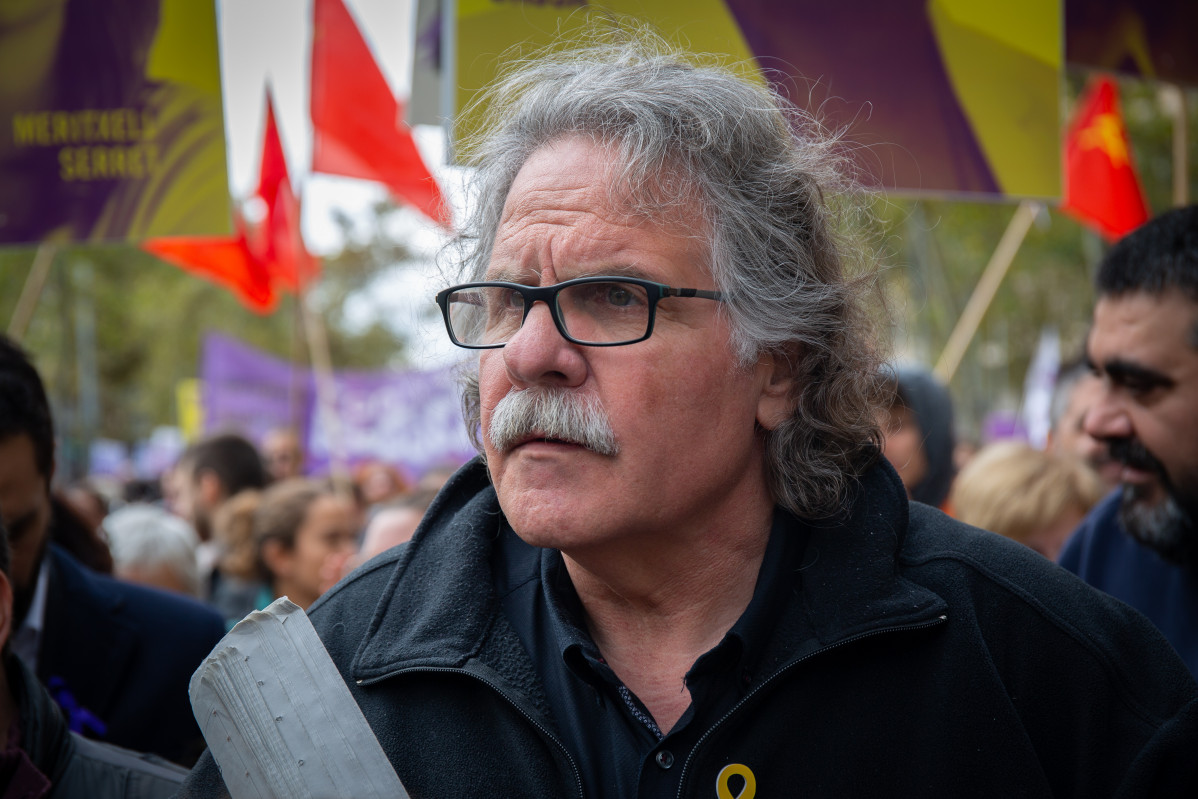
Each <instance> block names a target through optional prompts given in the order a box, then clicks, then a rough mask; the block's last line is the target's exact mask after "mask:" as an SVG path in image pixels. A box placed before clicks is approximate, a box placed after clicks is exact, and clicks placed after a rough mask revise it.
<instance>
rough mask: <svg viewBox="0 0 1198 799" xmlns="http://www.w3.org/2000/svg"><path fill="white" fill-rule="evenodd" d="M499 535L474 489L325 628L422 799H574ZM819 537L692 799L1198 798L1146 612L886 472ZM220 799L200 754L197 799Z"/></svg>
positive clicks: (335, 597) (324, 606) (358, 585)
mask: <svg viewBox="0 0 1198 799" xmlns="http://www.w3.org/2000/svg"><path fill="white" fill-rule="evenodd" d="M499 514H500V510H499V507H498V503H497V501H496V497H495V493H494V490H493V489H492V488H491V486H490V484H489V482H488V479H487V475H486V471H485V469H484V468H483V467H482V466H481V464H479V463H477V462H475V463H472V464H470V465H468V466H466V467H464V468H463V470H462V471H460V472H459V473H458V474H457V475H456V476H455V477H454V478H453V480H451V481H450V483H449V484H447V486H446V487H445V489H444V490H443V491H442V492H441V494H440V496H439V497H438V499H437V500H436V501H435V502H434V504H433V506H432V508H430V510H429V513H428V515H427V517H426V521H425V522H424V523H423V525H422V526H421V528H420V529H419V530H418V531H417V533H416V535H415V537H414V538H413V540H412V542H411V543H410V544H409V545H407V546H404V547H402V548H399V549H397V550H392V551H391V552H390V553H388V554H385V555H383V556H380V557H379V558H377V559H375V560H374V561H372V562H370V563H368V564H366V565H365V566H364V567H362V568H361V569H360V570H359V571H357V572H356V573H354V574H353V575H351V576H350V577H348V578H347V579H346V581H344V582H343V583H341V584H340V585H339V586H338V587H336V588H334V589H333V591H331V592H330V593H329V594H328V595H326V596H325V597H324V598H323V599H321V600H320V601H319V602H318V603H317V604H315V605H314V606H313V607H312V609H311V611H310V613H311V616H312V620H313V623H314V624H315V626H316V629H317V630H318V631H319V632H320V635H321V637H322V639H323V640H324V642H325V645H326V646H327V647H328V649H329V652H330V654H331V655H332V657H333V660H334V661H335V662H336V663H337V666H338V668H339V669H340V670H341V673H342V675H343V676H344V677H345V680H346V683H347V684H348V685H349V687H350V690H351V692H352V693H353V695H354V697H355V698H356V700H357V701H358V703H359V705H360V706H361V707H362V710H363V712H364V713H365V715H366V718H367V719H368V720H369V722H370V724H371V726H372V727H373V729H374V731H375V733H376V734H377V735H378V738H379V741H380V742H381V744H382V746H383V749H384V751H385V752H386V753H387V755H388V757H389V758H390V759H391V762H392V763H393V764H394V766H395V769H396V771H397V773H398V774H399V776H400V778H401V780H402V781H403V782H404V785H405V786H406V788H407V790H408V791H409V792H410V794H411V795H412V796H413V797H414V798H419V797H471V796H478V797H494V796H519V797H577V796H581V795H582V789H581V782H580V780H579V777H578V774H577V770H576V767H575V765H574V762H573V760H572V758H571V757H570V755H569V754H568V753H567V752H566V751H565V749H564V748H563V747H562V745H561V744H560V742H559V741H558V739H557V736H556V734H555V725H554V722H553V719H552V718H550V717H549V714H548V711H547V708H546V703H545V698H544V693H543V688H542V685H541V682H540V680H539V679H538V677H537V675H536V673H535V670H534V668H533V665H532V663H531V662H530V660H529V657H528V656H527V654H526V653H525V651H524V650H523V648H522V646H521V644H520V642H519V640H518V638H517V637H516V634H515V633H514V631H513V630H512V627H511V625H510V624H509V623H508V621H507V619H506V618H505V617H504V616H503V614H502V612H501V611H500V610H499V604H498V601H497V597H496V596H495V595H494V589H493V588H492V586H493V581H492V579H491V563H490V558H491V553H492V543H493V540H494V536H495V535H496V534H497V531H498V529H499V523H498V522H499ZM810 533H811V537H810V540H809V543H808V546H807V550H806V553H805V558H804V563H805V567H804V568H803V569H802V570H800V571H799V572H798V573H796V574H794V577H793V579H794V589H793V600H792V601H791V603H790V606H789V607H788V608H787V609H786V611H785V612H784V613H783V616H782V618H781V620H780V622H779V623H778V625H777V627H776V629H775V630H774V634H773V640H772V641H771V642H770V644H769V647H768V650H767V654H766V658H765V663H766V664H767V666H766V667H765V668H764V669H763V670H762V673H761V674H760V675H757V676H756V677H755V685H756V687H755V689H754V690H753V691H752V692H751V693H750V694H749V695H748V696H747V697H746V699H744V700H743V701H742V703H741V704H740V705H739V706H737V707H736V708H735V709H734V710H733V711H732V712H730V713H729V714H728V715H727V716H726V717H724V718H723V719H722V720H721V721H720V722H718V723H717V724H715V725H713V726H712V727H711V728H710V729H709V730H708V731H707V733H706V734H705V735H704V736H703V738H701V739H700V741H699V743H698V744H697V745H696V746H695V747H694V749H693V750H692V751H690V752H686V753H677V755H678V757H677V761H676V762H675V764H674V765H673V766H672V767H673V768H679V769H683V770H684V772H683V776H682V781H681V785H682V788H681V791H680V795H681V796H694V797H710V796H715V795H717V791H716V780H717V775H718V774H719V773H720V771H721V770H722V769H724V768H725V767H726V766H727V765H729V764H734V763H735V764H741V765H743V766H747V767H748V768H749V769H750V770H751V771H752V773H753V775H754V777H755V780H756V795H757V796H793V795H803V796H810V797H823V796H828V797H843V796H904V797H906V796H920V797H927V796H952V797H960V796H970V797H976V796H996V797H997V796H1002V797H1011V796H1019V797H1048V796H1057V797H1064V796H1073V797H1086V798H1087V799H1092V797H1102V796H1120V797H1132V796H1144V797H1147V796H1154V797H1155V796H1193V795H1198V757H1195V751H1196V750H1198V685H1196V684H1195V683H1194V681H1193V679H1192V678H1191V676H1190V674H1189V672H1188V671H1187V670H1186V668H1185V666H1184V664H1182V663H1181V661H1180V660H1179V659H1178V658H1177V656H1176V655H1175V654H1174V653H1173V652H1172V650H1171V649H1170V648H1169V646H1168V644H1167V643H1166V642H1165V641H1164V639H1163V638H1161V636H1160V635H1159V633H1157V632H1156V630H1155V629H1154V628H1153V627H1152V625H1150V624H1149V623H1148V622H1147V621H1146V620H1145V619H1144V618H1143V617H1141V616H1140V615H1139V614H1138V613H1136V612H1135V611H1133V610H1131V609H1130V608H1128V607H1127V606H1125V605H1122V604H1120V603H1119V602H1117V601H1115V600H1113V599H1110V598H1109V597H1106V596H1104V595H1102V594H1100V593H1099V592H1097V591H1094V590H1093V589H1091V588H1089V587H1088V586H1086V585H1085V584H1084V583H1082V582H1081V581H1080V580H1078V579H1076V578H1075V577H1074V576H1073V575H1071V574H1069V573H1068V572H1066V571H1065V570H1063V569H1061V568H1059V567H1057V566H1055V565H1054V564H1052V563H1050V562H1049V561H1047V560H1045V559H1043V558H1041V557H1040V556H1039V555H1037V554H1036V553H1034V552H1032V551H1031V550H1029V549H1026V548H1024V547H1021V546H1019V545H1017V544H1014V543H1012V542H1010V541H1007V540H1006V539H1003V538H1001V537H1000V536H997V535H994V534H991V533H986V532H982V531H979V530H975V529H973V528H969V527H966V526H964V525H962V524H960V523H957V522H955V521H953V520H951V519H949V518H948V517H946V516H944V515H943V514H941V513H940V512H938V511H936V510H933V509H931V508H928V507H926V506H923V505H920V504H918V503H912V504H910V505H909V504H908V502H907V499H906V497H905V494H904V491H903V488H902V485H901V483H900V482H899V481H898V477H897V475H896V474H895V473H894V471H893V470H892V469H891V468H890V467H889V466H888V465H886V464H884V463H880V464H879V465H878V466H876V467H875V468H873V469H872V470H871V471H870V472H868V473H867V474H866V475H865V477H864V478H863V479H862V480H861V482H860V483H859V485H858V486H857V489H856V497H855V500H854V501H853V504H852V509H851V513H849V514H848V515H847V516H846V518H844V519H843V520H841V521H840V522H839V523H823V524H812V525H811V526H810ZM726 788H728V789H730V794H731V795H736V793H737V791H738V790H740V783H739V782H736V781H735V780H734V781H733V782H732V783H731V784H730V785H728V786H726ZM221 795H224V787H223V785H222V784H221V781H220V777H219V773H218V772H217V770H216V768H215V765H214V763H213V762H212V759H211V756H210V755H209V754H205V755H204V757H203V758H202V759H201V761H200V763H199V764H198V765H197V767H196V769H195V770H194V771H193V772H192V774H191V775H190V777H189V780H188V783H187V784H186V785H185V788H184V791H183V793H182V794H181V796H184V797H199V796H205V797H207V796H221Z"/></svg>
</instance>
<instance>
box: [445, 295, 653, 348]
mask: <svg viewBox="0 0 1198 799" xmlns="http://www.w3.org/2000/svg"><path fill="white" fill-rule="evenodd" d="M556 304H557V308H556V314H557V316H558V318H559V319H560V320H561V324H562V326H563V327H564V328H565V330H566V332H567V333H568V334H569V335H570V337H571V338H573V339H575V340H577V341H579V342H582V343H584V344H615V343H619V342H624V341H636V340H637V339H640V338H643V337H644V335H645V333H646V332H647V331H648V329H649V313H650V310H649V309H650V300H649V294H648V291H647V290H646V289H645V287H643V286H639V285H637V284H635V283H624V282H620V281H603V282H597V283H575V284H573V285H569V286H565V287H564V288H562V289H559V290H558V292H557V296H556ZM449 318H450V324H451V325H452V326H453V334H454V337H455V338H457V339H458V341H460V342H462V343H463V344H475V345H478V344H481V345H488V344H492V345H493V344H506V343H507V342H508V341H509V340H510V339H511V338H512V336H514V335H515V334H516V331H517V330H519V329H520V326H521V325H522V324H523V323H524V296H523V295H522V294H521V293H520V292H519V291H518V290H516V289H511V288H505V287H503V286H477V287H471V288H465V289H460V290H458V291H455V292H453V293H451V294H450V295H449Z"/></svg>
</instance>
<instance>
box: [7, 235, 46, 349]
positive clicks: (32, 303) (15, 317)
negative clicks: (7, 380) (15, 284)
mask: <svg viewBox="0 0 1198 799" xmlns="http://www.w3.org/2000/svg"><path fill="white" fill-rule="evenodd" d="M57 254H58V243H57V242H53V241H43V242H42V243H41V244H40V245H39V246H38V248H37V253H36V254H35V255H34V256H33V265H32V266H30V267H29V274H28V276H26V278H25V285H24V286H23V287H22V288H21V297H20V298H19V299H18V300H17V307H16V308H15V309H13V312H12V319H10V320H9V323H8V337H9V338H11V339H12V340H13V341H15V342H16V343H18V344H20V343H21V339H23V338H25V330H26V328H28V327H29V322H30V320H31V319H33V311H34V309H35V308H37V303H38V300H40V299H41V296H42V289H43V288H45V286H46V277H47V276H48V275H49V274H50V267H51V266H53V265H54V256H55V255H57Z"/></svg>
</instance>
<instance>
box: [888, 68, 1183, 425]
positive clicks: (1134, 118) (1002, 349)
mask: <svg viewBox="0 0 1198 799" xmlns="http://www.w3.org/2000/svg"><path fill="white" fill-rule="evenodd" d="M1087 77H1088V75H1087V74H1085V73H1081V72H1078V73H1070V74H1069V75H1068V81H1067V87H1066V94H1067V96H1068V97H1069V108H1068V109H1066V111H1065V113H1066V117H1065V118H1067V115H1068V113H1069V112H1071V110H1072V104H1073V103H1074V102H1075V101H1076V99H1077V96H1078V94H1079V93H1080V92H1081V90H1082V88H1083V86H1084V84H1085V81H1086V78H1087ZM1120 89H1121V94H1122V102H1123V111H1124V117H1125V122H1126V124H1127V127H1128V133H1129V136H1130V138H1131V141H1132V147H1133V150H1134V158H1135V161H1136V164H1137V167H1138V169H1139V172H1140V176H1141V180H1142V182H1143V184H1144V189H1145V193H1146V195H1147V198H1148V202H1149V207H1150V208H1151V209H1152V210H1153V212H1155V213H1160V212H1162V211H1165V210H1167V209H1169V208H1170V207H1172V205H1173V164H1174V159H1173V151H1172V148H1173V122H1172V120H1171V118H1170V117H1169V116H1168V114H1167V113H1166V112H1167V111H1168V108H1167V102H1168V100H1169V98H1168V97H1167V95H1166V94H1165V93H1164V92H1162V90H1161V88H1160V87H1159V86H1157V85H1155V84H1151V83H1146V82H1143V81H1134V80H1121V81H1120ZM1187 99H1188V104H1187V111H1188V120H1189V131H1190V132H1191V135H1190V137H1189V141H1188V143H1187V144H1188V153H1189V155H1188V164H1189V169H1188V178H1189V197H1190V200H1189V201H1190V202H1195V201H1198V169H1195V163H1196V161H1198V146H1196V139H1195V137H1194V136H1193V135H1192V133H1193V131H1195V130H1198V92H1194V91H1189V92H1187ZM1015 208H1016V206H1015V204H1014V203H1013V202H1012V203H1005V202H1004V203H978V202H962V201H956V200H912V199H905V198H894V197H890V198H881V199H879V200H878V201H877V202H876V203H875V208H874V210H875V218H876V222H875V225H876V227H875V230H874V231H873V234H874V236H875V238H876V240H878V241H880V242H881V243H882V245H881V250H882V252H883V254H884V260H885V263H886V266H887V268H886V269H885V270H884V272H883V280H884V283H885V288H886V295H887V297H888V301H889V304H890V311H891V315H892V318H893V323H894V326H895V328H894V348H893V349H894V351H895V354H896V357H897V358H905V359H908V360H915V361H920V362H923V363H925V364H927V365H928V366H932V365H934V364H935V363H936V361H937V359H938V358H939V356H940V354H941V352H942V351H943V349H944V346H945V344H946V343H947V341H948V338H949V335H950V334H951V332H952V329H953V327H954V326H955V325H956V323H957V319H958V317H959V316H960V314H961V312H962V310H963V309H964V308H965V305H966V303H967V302H968V301H969V298H970V296H971V294H972V293H973V290H974V288H975V286H976V285H977V281H978V279H979V278H980V277H981V275H982V272H983V270H984V269H985V267H986V264H987V263H988V262H989V260H990V258H991V256H992V255H993V253H994V250H995V248H996V247H997V246H998V243H999V240H1000V239H1001V238H1002V235H1003V232H1004V231H1005V230H1006V227H1007V225H1008V224H1009V222H1010V220H1011V218H1012V216H1013V215H1014V213H1015ZM1106 246H1107V245H1106V243H1105V242H1104V240H1103V239H1101V238H1100V237H1099V236H1098V235H1096V234H1094V233H1092V232H1090V231H1089V230H1087V229H1086V228H1085V227H1083V226H1082V225H1081V224H1079V223H1078V222H1077V221H1075V220H1074V219H1072V218H1071V217H1069V216H1067V215H1065V214H1062V213H1060V212H1059V211H1057V210H1056V209H1055V207H1046V208H1045V209H1044V210H1043V211H1042V212H1041V213H1040V214H1039V215H1038V217H1037V219H1036V222H1035V223H1034V224H1033V226H1032V228H1031V230H1030V231H1029V232H1028V234H1027V237H1026V238H1025V239H1024V241H1023V244H1022V246H1021V247H1020V249H1019V252H1018V254H1017V255H1016V257H1015V260H1014V261H1013V262H1012V263H1011V266H1010V270H1009V271H1008V273H1007V275H1006V278H1005V279H1004V280H1003V282H1002V285H1001V286H1000V288H999V290H998V293H997V294H996V295H995V297H994V300H993V302H992V304H991V306H990V308H989V310H988V311H987V313H986V315H985V317H984V318H983V320H982V323H981V325H980V326H979V329H978V331H977V333H976V334H975V336H974V338H973V341H972V343H971V345H970V348H969V350H968V351H967V352H966V355H965V358H964V359H963V361H962V363H961V366H960V367H959V368H958V370H957V373H956V374H955V375H954V378H953V381H952V384H951V386H950V388H951V389H952V392H953V395H954V399H955V400H956V404H957V408H958V416H959V417H960V418H959V422H960V424H959V426H960V427H961V428H962V432H964V433H965V434H967V435H971V436H976V435H977V434H978V433H979V430H980V425H981V422H982V421H983V419H984V417H985V415H986V414H987V413H989V412H990V411H993V410H1007V411H1014V410H1015V409H1016V407H1017V405H1018V402H1019V399H1020V396H1021V394H1022V391H1023V381H1024V377H1025V375H1026V373H1027V369H1028V366H1029V364H1030V362H1031V359H1032V357H1033V355H1034V354H1035V350H1036V347H1037V344H1038V342H1039V337H1040V331H1041V329H1042V328H1044V327H1045V326H1053V327H1056V328H1057V330H1058V331H1059V333H1060V336H1061V355H1062V358H1063V359H1065V360H1068V359H1071V358H1074V357H1078V356H1080V355H1081V353H1082V351H1083V348H1084V345H1085V336H1086V332H1087V330H1088V328H1089V321H1090V314H1091V310H1092V308H1093V300H1094V298H1093V289H1092V285H1091V284H1092V279H1093V274H1094V270H1095V268H1096V267H1097V264H1098V262H1099V260H1100V259H1101V257H1102V254H1103V252H1104V251H1105V249H1106Z"/></svg>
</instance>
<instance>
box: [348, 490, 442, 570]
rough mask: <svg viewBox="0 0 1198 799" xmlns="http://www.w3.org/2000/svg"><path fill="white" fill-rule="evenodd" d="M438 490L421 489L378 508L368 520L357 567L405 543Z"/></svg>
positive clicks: (359, 550) (359, 549) (414, 530)
mask: <svg viewBox="0 0 1198 799" xmlns="http://www.w3.org/2000/svg"><path fill="white" fill-rule="evenodd" d="M436 496H437V489H422V490H419V491H416V492H414V493H411V494H407V495H406V496H403V497H401V498H399V499H395V500H392V501H391V502H388V503H387V504H385V505H382V506H380V507H378V508H377V509H376V510H375V512H374V515H372V516H371V517H370V522H369V524H367V525H366V531H365V532H364V533H363V534H362V545H361V546H360V547H359V548H358V557H357V562H358V563H365V562H366V561H368V560H370V559H371V558H373V557H374V556H375V555H378V554H381V553H383V552H386V551H387V550H388V549H391V547H397V546H399V545H400V544H402V543H404V542H406V541H407V540H408V539H410V538H411V537H412V534H413V533H415V532H416V527H417V526H418V525H419V524H420V520H421V519H423V518H424V512H425V511H426V510H428V506H429V505H430V504H431V503H432V501H433V498H434V497H436Z"/></svg>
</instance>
